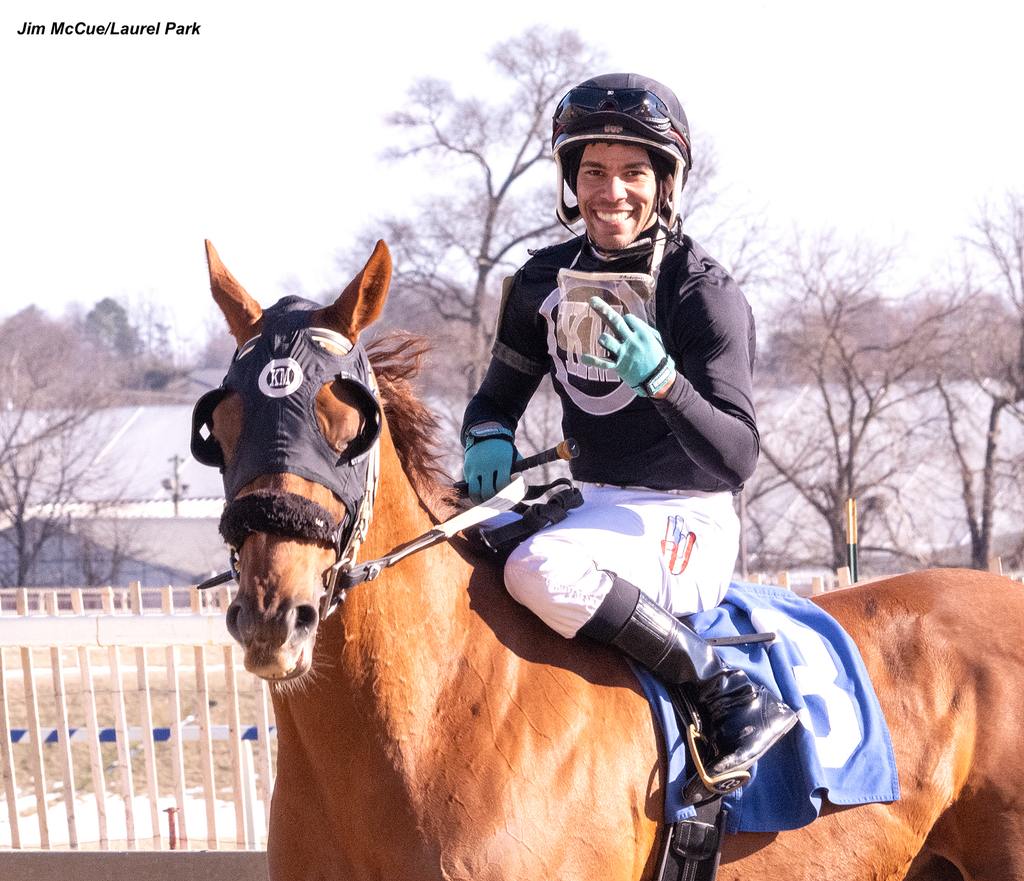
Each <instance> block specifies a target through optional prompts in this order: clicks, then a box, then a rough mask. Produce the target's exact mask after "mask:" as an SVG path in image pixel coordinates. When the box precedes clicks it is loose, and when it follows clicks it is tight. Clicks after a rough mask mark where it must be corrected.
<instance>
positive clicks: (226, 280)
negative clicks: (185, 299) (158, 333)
mask: <svg viewBox="0 0 1024 881" xmlns="http://www.w3.org/2000/svg"><path fill="white" fill-rule="evenodd" d="M206 265H207V266H208V267H209V269H210V291H211V292H212V293H213V299H214V300H215V301H216V303H217V305H218V306H219V307H220V311H221V312H223V313H224V317H225V318H226V319H227V322H228V330H230V331H231V335H232V336H233V337H234V338H235V341H236V342H237V343H238V345H242V343H244V342H245V341H246V340H250V339H252V338H253V337H254V336H256V335H257V334H258V333H259V323H260V318H262V317H263V309H261V308H260V304H259V303H257V302H256V301H255V300H254V299H253V298H252V297H250V296H249V295H248V294H247V293H246V291H245V288H243V287H242V286H241V285H240V284H239V283H238V281H237V280H236V279H235V277H234V276H233V275H232V274H231V273H230V272H228V269H227V267H226V266H225V265H224V264H223V263H222V262H221V259H220V256H219V255H218V254H217V250H216V249H215V248H214V247H213V245H212V244H211V242H210V240H209V239H206Z"/></svg>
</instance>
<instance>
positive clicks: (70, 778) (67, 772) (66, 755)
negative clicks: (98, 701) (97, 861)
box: [46, 592, 78, 849]
mask: <svg viewBox="0 0 1024 881" xmlns="http://www.w3.org/2000/svg"><path fill="white" fill-rule="evenodd" d="M46 614H47V615H50V616H51V617H53V618H54V619H56V618H57V595H56V594H55V593H53V592H51V593H48V594H47V595H46ZM53 627H54V632H55V633H57V632H59V630H60V625H59V624H58V623H57V621H56V620H55V621H54V625H53ZM50 669H51V671H52V674H53V698H54V703H55V705H56V707H57V745H58V747H59V748H60V757H61V772H62V774H63V777H64V810H65V812H66V814H67V818H68V846H69V847H72V848H75V849H77V848H78V818H77V817H76V816H75V767H74V761H73V759H72V757H71V731H70V727H71V726H70V725H69V724H68V701H67V696H66V691H65V688H64V652H63V649H62V648H61V647H60V646H59V645H54V646H52V647H51V648H50Z"/></svg>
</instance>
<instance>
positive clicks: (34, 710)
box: [17, 588, 50, 849]
mask: <svg viewBox="0 0 1024 881" xmlns="http://www.w3.org/2000/svg"><path fill="white" fill-rule="evenodd" d="M17 608H18V614H19V615H23V616H27V615H28V591H27V590H25V588H21V589H20V590H19V591H18V594H17ZM21 674H22V677H23V679H24V682H25V708H26V711H27V713H28V734H29V737H30V738H31V740H32V747H31V749H32V756H31V762H32V775H33V784H34V787H35V793H36V812H37V815H38V819H39V846H40V847H42V848H43V849H46V848H49V846H50V820H49V817H48V816H47V814H46V778H45V777H44V776H43V744H42V741H41V740H40V739H39V702H38V700H37V698H36V676H35V669H34V668H33V666H32V649H30V648H23V649H22V650H21Z"/></svg>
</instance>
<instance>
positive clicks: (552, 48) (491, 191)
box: [341, 27, 596, 394]
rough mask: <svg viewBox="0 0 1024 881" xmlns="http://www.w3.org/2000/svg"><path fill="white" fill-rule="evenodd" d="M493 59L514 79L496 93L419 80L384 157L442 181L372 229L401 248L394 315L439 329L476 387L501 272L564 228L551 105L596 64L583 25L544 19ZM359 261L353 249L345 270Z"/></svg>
mask: <svg viewBox="0 0 1024 881" xmlns="http://www.w3.org/2000/svg"><path fill="white" fill-rule="evenodd" d="M489 57H490V60H491V62H492V63H493V65H494V66H495V68H496V69H497V71H498V73H499V74H500V76H501V79H502V80H503V81H504V82H505V83H507V87H506V88H505V89H504V91H503V93H502V94H501V96H500V97H498V98H497V99H495V100H484V99H481V98H476V97H472V98H463V97H459V96H457V95H456V94H455V92H454V90H453V88H452V87H451V85H450V84H448V83H446V82H442V81H440V80H436V79H421V80H418V81H417V82H416V83H414V84H413V86H412V87H411V88H410V90H409V93H408V99H407V101H406V107H407V109H406V110H403V111H400V112H397V113H394V114H392V116H391V117H390V119H389V122H390V123H391V125H392V126H393V127H394V128H395V130H396V138H395V146H394V147H392V148H391V149H389V150H387V151H386V152H385V154H384V155H385V158H386V159H389V160H391V161H407V160H410V159H414V158H416V159H419V160H421V161H423V162H424V163H425V164H426V167H427V168H429V169H430V170H431V171H433V172H434V173H435V179H436V175H437V174H442V175H443V185H442V186H441V187H439V188H436V189H435V191H434V192H432V193H429V198H428V199H427V201H426V203H425V204H424V206H423V207H421V208H420V209H418V211H417V213H416V214H415V215H414V216H412V217H392V218H388V219H386V220H384V221H383V223H381V224H377V225H375V228H374V229H373V230H372V231H370V232H369V234H368V235H367V236H365V238H366V239H370V238H384V239H385V240H386V241H387V242H388V244H389V246H390V247H391V248H392V250H393V251H394V254H395V274H394V276H393V278H392V290H391V302H392V307H391V309H390V310H389V313H390V316H395V315H397V314H398V313H399V312H400V314H401V321H402V323H403V324H405V325H406V326H411V327H413V328H414V329H417V330H419V331H422V332H427V333H429V334H430V335H431V337H432V338H433V339H434V340H435V342H436V343H437V345H438V349H439V350H440V349H443V351H444V353H445V361H446V374H447V376H446V379H447V385H448V387H449V388H450V387H451V378H452V373H453V372H458V373H459V374H460V375H461V376H462V377H463V380H464V382H463V389H464V391H465V393H466V394H472V393H473V392H474V391H476V388H477V386H479V384H480V381H481V379H482V375H483V370H484V369H485V367H486V365H487V360H488V358H487V356H488V350H489V347H490V336H491V332H492V330H493V326H494V320H495V316H496V312H497V305H498V299H499V292H500V279H501V276H502V275H504V274H510V273H511V272H512V271H514V270H515V268H516V265H517V263H518V262H519V261H520V260H521V259H522V257H523V256H525V249H526V247H527V246H528V245H531V244H536V243H545V242H546V240H547V239H550V238H551V236H552V235H553V234H554V233H555V232H557V231H558V230H559V229H560V227H559V225H558V223H557V222H556V220H555V216H554V210H553V206H554V191H553V189H554V188H553V178H554V175H553V174H552V173H551V172H550V164H551V159H550V152H551V150H550V137H551V127H550V119H551V112H552V109H553V107H554V105H555V102H557V101H558V99H559V98H560V97H561V96H562V94H563V93H564V92H565V91H567V90H568V89H569V88H570V87H571V86H572V85H574V84H575V83H577V82H579V81H580V80H581V79H583V78H585V77H586V76H588V75H592V73H593V70H594V65H595V61H596V56H595V55H594V53H592V52H591V51H590V50H588V49H587V47H586V46H585V45H584V43H583V41H582V39H581V38H580V36H579V35H578V34H576V33H575V32H573V31H551V30H548V29H546V28H544V27H533V28H530V29H529V30H527V31H525V32H524V33H522V34H520V35H518V36H516V37H513V38H511V39H509V40H506V41H504V42H502V43H499V44H498V45H496V46H495V47H494V48H493V49H492V50H491V52H490V55H489ZM423 196H428V193H426V192H424V193H423ZM364 244H365V243H364V242H360V244H359V248H360V250H361V249H362V248H363V247H364ZM357 259H358V258H357V256H356V254H355V252H353V253H352V255H351V256H347V257H343V258H342V261H341V263H342V265H343V268H344V269H345V270H346V271H348V270H349V269H350V268H351V264H352V263H354V262H355V261H356V260H357ZM396 307H397V308H396ZM386 317H388V316H386Z"/></svg>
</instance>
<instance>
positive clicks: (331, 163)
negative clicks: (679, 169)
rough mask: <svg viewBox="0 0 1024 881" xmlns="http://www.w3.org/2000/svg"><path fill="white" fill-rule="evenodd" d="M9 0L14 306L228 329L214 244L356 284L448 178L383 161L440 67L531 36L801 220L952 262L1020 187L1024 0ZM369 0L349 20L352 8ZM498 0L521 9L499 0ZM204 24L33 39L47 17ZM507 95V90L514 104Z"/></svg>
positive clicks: (751, 199) (458, 74)
mask: <svg viewBox="0 0 1024 881" xmlns="http://www.w3.org/2000/svg"><path fill="white" fill-rule="evenodd" d="M354 6H355V8H351V7H352V5H351V4H345V5H343V4H341V3H332V4H326V3H319V2H313V0H295V2H291V3H289V4H281V3H269V2H259V0H256V2H245V3H243V2H203V3H198V2H191V3H190V2H181V0H175V2H173V3H172V2H170V0H160V2H155V0H130V2H126V0H85V2H82V0H76V2H60V0H54V2H46V3H40V2H32V3H29V2H19V0H14V2H7V3H5V4H3V11H2V13H0V78H2V79H0V81H2V82H3V83H4V87H3V90H2V93H0V100H2V110H0V113H2V119H3V121H4V124H3V130H4V132H5V135H4V136H3V138H2V139H0V151H2V152H0V168H2V176H0V283H2V290H3V295H2V298H0V317H3V316H6V315H9V314H12V313H13V312H16V311H18V310H19V309H21V308H24V307H25V306H27V305H29V304H33V303H34V304H36V305H38V306H40V307H41V308H43V309H45V310H46V311H47V312H50V313H52V314H54V315H59V314H61V313H62V312H63V311H64V310H65V309H66V308H67V307H68V305H69V304H70V303H74V302H78V303H81V304H84V305H85V306H86V308H88V307H89V306H91V305H92V304H93V303H95V302H96V301H97V300H99V299H101V298H103V297H107V296H111V297H115V298H118V299H120V300H122V301H123V302H126V303H131V302H140V301H148V302H149V303H155V304H159V305H161V306H163V307H165V308H166V316H167V318H168V319H169V321H170V322H171V323H172V325H173V326H174V328H175V330H176V332H177V334H178V336H179V338H180V339H182V340H186V341H188V340H192V341H193V342H194V344H195V345H198V344H199V342H200V341H201V338H202V337H203V336H204V335H205V333H206V332H207V329H208V328H209V327H210V326H211V324H212V323H214V322H215V315H216V313H215V312H214V311H213V307H212V303H211V301H210V295H209V284H208V279H207V275H206V265H205V260H204V256H203V249H202V244H203V239H204V238H209V239H211V240H212V241H213V242H214V244H215V245H216V247H217V249H218V251H219V252H220V255H221V257H222V258H223V259H224V261H225V263H226V264H227V265H228V267H229V268H230V269H231V270H232V272H233V273H234V274H235V275H236V277H238V278H239V280H240V281H241V282H242V283H243V284H244V285H245V286H246V287H247V289H248V290H249V292H250V293H251V294H253V296H255V297H256V298H257V299H258V300H260V301H261V302H262V303H263V304H264V305H269V304H270V303H272V302H273V301H275V300H276V299H277V298H278V297H279V296H281V295H282V294H283V293H285V292H303V293H306V294H307V295H313V294H317V293H319V292H321V291H323V290H324V289H325V288H327V287H328V286H330V285H335V284H339V283H342V282H343V281H344V280H343V279H340V278H339V275H338V270H337V268H336V265H335V255H336V253H337V252H338V251H339V250H343V249H347V248H348V247H349V246H350V245H351V242H352V240H353V238H354V237H355V236H356V234H357V233H359V232H361V231H363V230H365V229H368V228H369V229H372V226H373V222H374V218H379V217H383V216H386V215H389V214H393V213H405V212H411V211H413V210H414V209H415V207H416V205H418V204H422V203H423V202H424V200H426V199H428V198H429V195H430V193H432V192H437V191H438V190H437V188H438V187H442V188H443V186H444V180H443V176H438V175H436V174H435V175H431V174H424V173H423V172H422V170H419V169H417V168H415V167H412V166H409V165H408V164H407V165H406V166H404V167H395V166H394V165H392V164H388V163H385V162H384V161H383V160H382V159H381V158H380V154H381V152H382V150H384V149H385V148H386V147H388V146H389V145H392V144H393V143H394V141H395V137H396V133H395V131H394V130H393V129H390V128H389V127H388V126H387V125H386V124H385V121H384V119H385V117H386V116H387V114H388V113H390V112H392V111H394V110H397V109H401V108H403V106H404V105H405V98H406V92H407V89H408V87H409V85H410V84H411V83H412V82H413V81H414V80H415V79H416V78H418V77H422V76H434V77H438V78H441V79H446V80H449V81H450V82H451V83H452V85H453V88H454V89H455V91H456V93H457V94H460V95H463V96H467V97H468V96H470V95H478V96H483V97H488V95H487V92H486V89H488V88H490V89H493V88H495V87H496V83H497V80H496V79H495V77H494V76H493V73H492V71H491V68H490V67H489V63H488V61H487V58H486V55H487V50H488V49H489V48H490V47H491V46H492V45H494V44H495V43H496V42H498V41H500V40H503V39H506V38H508V37H509V36H512V35H515V34H518V33H520V32H521V31H523V30H524V29H525V28H527V27H529V26H531V25H535V24H546V25H547V26H549V27H552V28H573V29H575V30H577V31H578V32H579V33H580V34H581V35H582V36H583V38H584V39H585V40H586V41H587V42H588V43H589V44H591V45H592V46H593V47H594V48H595V49H598V50H600V51H602V52H603V53H604V56H605V58H606V63H605V64H604V66H603V69H602V70H600V71H595V73H599V72H609V71H613V70H634V71H637V72H640V73H644V74H646V75H648V76H653V77H654V78H656V79H658V80H661V81H663V82H665V83H667V84H669V85H670V86H671V87H672V88H674V90H675V91H676V92H677V94H678V95H679V97H680V99H681V100H682V102H683V105H684V107H685V108H686V111H687V114H688V116H689V119H690V123H691V128H692V130H693V137H694V149H695V159H696V161H697V162H699V161H700V150H701V145H702V143H707V140H708V139H709V138H710V139H713V141H714V145H715V152H716V154H717V161H718V186H719V187H722V188H725V189H727V190H728V191H729V193H730V194H731V197H732V198H733V199H738V200H739V201H740V202H741V203H742V204H745V205H750V206H751V207H753V208H755V209H757V210H760V211H763V212H764V213H765V214H766V215H767V216H768V217H769V219H770V221H771V223H772V225H773V226H774V227H775V228H777V229H779V230H783V231H785V230H790V229H797V228H798V229H803V230H809V231H813V230H821V229H833V230H835V231H836V233H837V234H838V235H840V236H842V237H844V238H848V239H851V240H852V239H854V238H866V239H867V240H869V241H871V242H874V243H877V244H879V245H883V246H884V245H887V244H898V245H899V246H900V247H902V248H903V251H904V254H905V261H906V266H907V267H909V270H908V271H909V272H910V273H911V274H919V275H921V276H925V275H929V274H934V273H938V272H941V270H942V267H943V266H944V265H945V264H946V263H947V261H948V260H949V258H950V255H951V254H952V253H953V252H954V251H955V248H956V246H957V241H958V237H959V236H962V235H964V234H966V233H967V232H968V231H969V227H970V223H971V220H972V218H974V217H976V216H977V212H978V209H979V206H980V205H981V204H982V203H983V202H984V201H985V200H988V201H990V202H997V201H998V200H999V199H1000V198H1001V197H1002V195H1003V194H1004V193H1006V192H1008V191H1011V190H1016V191H1024V163H1022V161H1021V158H1022V156H1024V114H1022V113H1021V112H1020V101H1021V93H1020V82H1021V73H1020V64H1019V56H1020V52H1019V41H1020V34H1021V33H1022V32H1024V4H1020V3H1010V2H1005V3H1000V2H992V0H980V2H974V3H972V4H970V5H969V6H968V4H965V3H962V2H958V3H952V2H931V3H926V2H917V0H911V2H900V0H887V2H881V0H859V2H856V3H853V2H845V3H838V2H828V3H825V2H802V0H776V2H771V3H767V2H754V0H733V2H724V0H700V2H690V0H672V2H661V3H659V4H624V3H610V2H604V0H591V2H589V3H587V4H552V3H550V2H549V0H543V2H542V0H518V2H516V3H515V4H485V3H480V2H461V0H459V2H445V0H434V2H431V3H424V2H419V3H406V2H405V0H397V2H389V3H359V4H354ZM346 7H348V8H346ZM499 10H500V11H499ZM168 20H173V21H175V22H178V23H182V24H188V23H192V22H196V23H198V24H199V25H200V33H199V34H198V35H189V36H177V35H173V36H172V35H168V36H159V37H154V36H146V37H99V36H73V37H68V36H53V35H50V34H49V33H47V34H45V35H18V34H17V31H19V30H21V29H22V27H23V25H24V23H25V22H31V23H35V24H40V23H41V24H44V25H45V26H46V29H47V31H48V30H49V27H50V24H51V22H53V21H68V22H78V21H85V22H87V23H103V22H107V21H116V22H118V23H149V22H161V23H166V22H167V21H168ZM494 97H500V96H497V95H496V96H494Z"/></svg>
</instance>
